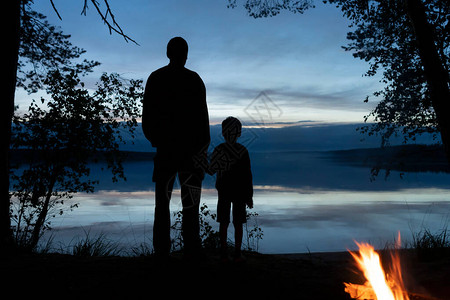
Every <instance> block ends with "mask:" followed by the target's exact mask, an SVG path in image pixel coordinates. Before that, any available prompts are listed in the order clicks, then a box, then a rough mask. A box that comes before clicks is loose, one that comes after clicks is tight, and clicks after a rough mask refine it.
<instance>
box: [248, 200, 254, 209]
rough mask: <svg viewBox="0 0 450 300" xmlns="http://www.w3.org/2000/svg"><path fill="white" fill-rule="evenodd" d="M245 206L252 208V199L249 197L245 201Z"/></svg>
mask: <svg viewBox="0 0 450 300" xmlns="http://www.w3.org/2000/svg"><path fill="white" fill-rule="evenodd" d="M247 207H248V208H253V199H250V200H249V201H247Z"/></svg>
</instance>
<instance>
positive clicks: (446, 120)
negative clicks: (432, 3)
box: [405, 0, 450, 162]
mask: <svg viewBox="0 0 450 300" xmlns="http://www.w3.org/2000/svg"><path fill="white" fill-rule="evenodd" d="M405 4H406V10H407V12H408V16H409V19H410V21H411V24H412V27H413V28H414V33H415V36H416V40H417V45H418V48H419V55H420V58H421V60H422V63H423V68H424V71H425V76H426V80H427V84H428V88H429V91H430V96H431V101H432V105H433V108H434V111H435V113H436V117H437V123H438V130H439V131H440V133H441V138H442V143H443V145H444V149H445V153H446V155H447V160H448V161H449V162H450V91H449V75H448V72H447V70H446V69H445V67H444V65H443V62H442V61H441V59H440V57H439V54H438V51H437V48H436V44H435V37H434V36H435V35H434V32H433V30H432V28H431V26H430V24H429V23H428V21H427V17H426V14H425V6H424V4H423V3H422V2H421V0H406V1H405Z"/></svg>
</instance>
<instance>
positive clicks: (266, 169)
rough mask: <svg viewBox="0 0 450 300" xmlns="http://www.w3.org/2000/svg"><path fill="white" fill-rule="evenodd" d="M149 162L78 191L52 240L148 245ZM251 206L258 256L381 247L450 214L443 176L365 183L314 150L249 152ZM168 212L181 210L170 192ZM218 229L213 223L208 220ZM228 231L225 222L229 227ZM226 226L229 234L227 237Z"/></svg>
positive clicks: (210, 202) (208, 189)
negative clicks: (362, 244) (360, 244)
mask: <svg viewBox="0 0 450 300" xmlns="http://www.w3.org/2000/svg"><path fill="white" fill-rule="evenodd" d="M152 166H153V164H152V162H151V161H134V162H128V163H126V165H125V172H126V174H127V179H128V180H127V181H126V182H119V183H112V182H111V181H110V179H108V174H107V173H106V172H102V171H101V170H100V166H93V176H98V177H100V178H101V183H100V185H99V186H98V188H97V192H95V193H94V194H78V195H76V196H75V197H74V199H73V201H74V202H77V203H79V208H77V209H75V210H74V211H72V212H67V213H65V214H64V215H63V216H61V217H58V218H56V219H53V221H52V226H53V227H54V229H55V230H54V231H53V234H54V244H57V243H62V245H69V244H71V243H73V241H75V240H76V239H77V238H83V237H84V236H85V232H90V235H91V236H94V235H95V234H97V233H100V232H102V233H104V234H105V235H106V237H107V238H110V239H112V240H114V241H118V242H120V243H122V244H123V245H126V246H136V245H138V244H140V243H144V242H145V243H150V244H151V238H152V225H153V210H154V201H153V199H154V195H153V184H152V182H151V174H152ZM252 170H253V175H254V189H255V195H254V203H255V207H254V209H253V210H252V211H254V212H257V213H258V214H259V216H258V217H257V218H253V220H251V221H250V223H249V227H252V226H254V225H255V223H254V222H257V224H258V226H259V227H260V228H261V229H262V230H263V233H264V236H263V238H262V240H260V242H259V248H258V250H259V251H260V252H262V253H294V252H308V251H311V252H322V251H345V250H346V249H354V248H355V246H354V240H357V241H368V242H371V243H372V244H374V245H375V246H376V247H384V246H385V245H386V243H391V242H393V241H394V239H395V237H396V235H397V232H398V231H400V232H401V235H402V240H403V241H411V239H412V233H414V232H418V231H420V230H421V229H423V228H424V227H425V228H427V229H429V230H431V231H432V232H435V231H439V230H440V229H442V228H444V227H446V226H447V224H448V221H449V217H450V175H449V174H446V173H431V172H427V173H407V174H404V175H403V176H400V174H399V173H398V172H392V173H391V174H390V176H389V177H388V178H387V179H385V178H384V175H383V174H381V175H380V176H379V177H377V178H376V180H375V181H373V180H370V169H369V168H362V167H352V166H348V165H342V164H339V163H337V162H334V161H331V160H330V159H328V158H327V155H326V154H324V153H320V152H289V153H256V154H253V155H252ZM216 201H217V193H216V190H215V189H214V178H213V177H210V176H207V177H206V178H205V181H204V188H203V194H202V203H204V204H206V205H207V206H208V208H209V209H210V210H211V212H213V213H215V211H216V207H215V206H216ZM171 210H172V212H176V211H179V210H181V202H180V197H179V192H178V191H175V192H174V195H173V197H172V201H171ZM212 224H213V225H214V226H215V227H216V229H217V224H216V223H214V222H213V221H212ZM231 228H232V227H231ZM232 234H233V232H232V229H230V238H232Z"/></svg>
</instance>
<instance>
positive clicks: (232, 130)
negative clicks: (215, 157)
mask: <svg viewBox="0 0 450 300" xmlns="http://www.w3.org/2000/svg"><path fill="white" fill-rule="evenodd" d="M241 131H242V123H241V122H240V121H239V120H238V119H236V118H235V117H228V118H226V119H225V120H223V122H222V135H223V137H224V139H225V141H227V142H228V143H235V142H236V140H237V138H238V137H240V136H241Z"/></svg>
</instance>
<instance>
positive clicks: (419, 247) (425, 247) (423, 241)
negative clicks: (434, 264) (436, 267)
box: [411, 226, 450, 260]
mask: <svg viewBox="0 0 450 300" xmlns="http://www.w3.org/2000/svg"><path fill="white" fill-rule="evenodd" d="M411 248H413V249H414V250H415V251H416V252H417V255H418V256H419V258H420V259H423V260H431V259H434V258H440V257H443V256H447V255H449V254H450V239H449V230H448V227H447V226H446V227H445V228H443V229H441V230H440V231H438V232H435V233H432V232H431V231H430V230H429V229H427V228H424V229H422V230H421V231H419V232H416V233H413V241H412V245H411Z"/></svg>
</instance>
